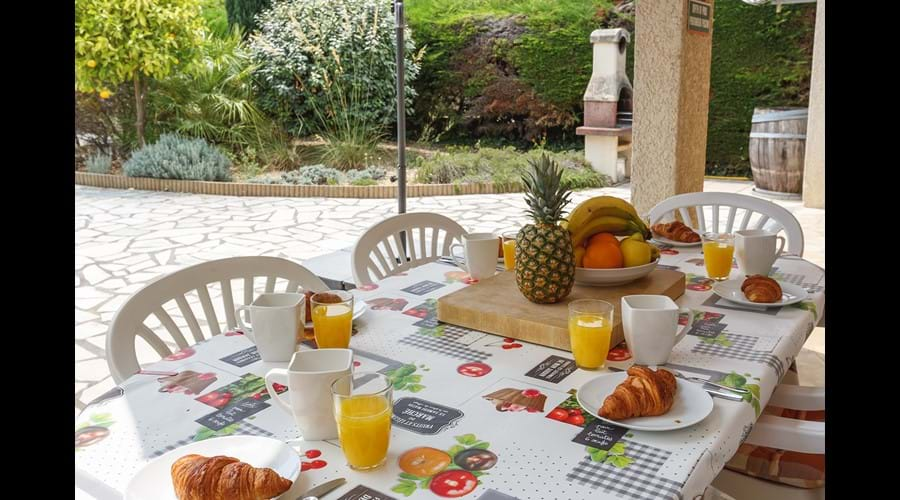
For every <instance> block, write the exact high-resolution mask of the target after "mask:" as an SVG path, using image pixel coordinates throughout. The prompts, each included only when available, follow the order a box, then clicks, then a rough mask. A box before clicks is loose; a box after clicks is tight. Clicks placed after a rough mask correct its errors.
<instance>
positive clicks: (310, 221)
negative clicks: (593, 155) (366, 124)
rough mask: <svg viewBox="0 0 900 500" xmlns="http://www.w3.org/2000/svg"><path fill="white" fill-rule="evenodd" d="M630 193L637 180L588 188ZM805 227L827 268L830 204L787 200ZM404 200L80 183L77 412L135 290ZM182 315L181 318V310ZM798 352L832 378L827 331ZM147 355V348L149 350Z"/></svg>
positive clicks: (104, 381) (107, 381)
mask: <svg viewBox="0 0 900 500" xmlns="http://www.w3.org/2000/svg"><path fill="white" fill-rule="evenodd" d="M752 187H753V184H752V183H751V182H733V181H718V180H707V181H706V184H705V190H706V191H727V192H740V193H743V194H751V195H752V194H753V192H752ZM599 194H609V195H613V196H619V197H622V198H626V199H628V198H630V186H629V185H627V184H625V185H621V186H617V187H613V188H604V189H594V190H587V191H579V192H577V193H575V195H574V196H573V201H574V202H575V203H578V202H580V201H582V200H584V199H586V198H589V197H592V196H597V195H599ZM778 203H779V204H781V205H782V206H784V207H786V208H787V209H789V210H790V211H791V212H793V213H794V215H795V216H796V217H797V219H798V220H799V221H800V223H801V225H802V226H803V230H804V234H805V237H806V250H805V257H806V258H807V259H809V260H811V261H812V262H815V263H816V264H818V265H820V266H822V267H824V266H825V211H824V210H817V209H808V208H804V207H803V206H802V204H801V203H800V202H799V201H778ZM396 205H397V204H396V200H373V199H337V198H247V197H227V196H208V195H193V194H182V193H163V192H149V191H122V190H115V189H99V188H87V187H82V186H75V414H76V415H77V414H78V412H79V411H80V410H81V409H82V408H84V406H85V405H86V404H87V403H88V402H90V401H91V400H93V399H94V398H96V397H97V396H99V395H100V394H102V393H104V392H106V391H107V390H109V389H110V388H112V387H113V385H114V383H113V381H112V378H111V377H110V376H109V370H108V369H107V365H106V358H105V335H106V329H107V326H108V324H109V321H110V320H111V319H112V316H113V315H114V314H115V312H116V310H117V309H118V307H119V306H120V305H121V304H122V303H123V302H124V301H125V300H126V298H127V297H128V296H129V295H130V294H132V293H134V292H135V291H137V290H138V289H140V288H141V287H142V286H144V285H145V284H146V283H148V282H150V281H151V280H153V279H154V278H156V277H158V276H160V275H163V274H166V273H169V272H172V271H175V270H177V269H180V268H182V267H184V266H187V265H190V264H195V263H198V262H202V261H206V260H212V259H219V258H224V257H234V256H238V255H272V256H279V257H285V258H290V259H294V260H297V261H301V262H302V261H303V260H305V259H308V258H310V257H315V256H318V255H322V254H326V253H329V252H332V251H334V250H338V249H340V248H344V247H347V246H349V245H352V244H353V243H354V242H355V241H356V239H357V238H358V237H359V235H360V234H362V232H363V231H364V230H365V229H366V228H368V227H370V226H371V225H372V224H374V223H376V222H378V221H380V220H382V219H384V218H385V217H387V216H390V215H392V214H394V213H395V212H396ZM407 210H408V211H410V212H413V211H431V212H440V213H442V214H444V215H447V216H448V217H451V218H453V219H455V220H456V221H457V222H459V223H460V224H461V225H462V226H463V227H465V228H466V229H468V230H472V231H474V230H483V231H495V230H502V229H506V228H508V227H510V226H516V225H520V224H522V223H523V222H524V221H525V217H524V215H523V211H524V202H523V201H522V195H521V194H519V193H516V194H503V195H471V196H445V197H433V198H411V199H409V200H408V202H407ZM175 319H176V322H178V320H179V318H175ZM807 348H808V349H806V350H804V353H803V354H802V355H801V358H800V359H798V362H799V363H800V366H801V376H802V377H803V380H802V383H804V385H824V373H823V370H822V367H823V366H824V353H825V342H824V329H822V328H819V329H817V331H816V332H815V333H814V334H813V336H812V337H810V340H809V341H808V342H807ZM139 354H140V351H139Z"/></svg>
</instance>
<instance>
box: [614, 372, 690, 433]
mask: <svg viewBox="0 0 900 500" xmlns="http://www.w3.org/2000/svg"><path fill="white" fill-rule="evenodd" d="M627 373H628V378H626V379H625V380H624V381H623V382H622V383H621V384H619V385H618V386H617V387H616V389H615V390H614V391H613V393H612V394H610V395H609V396H607V398H606V399H605V400H604V401H603V406H602V407H601V408H600V413H599V415H600V416H601V417H603V418H608V419H610V420H623V419H626V418H633V417H652V416H655V415H662V414H664V413H666V412H667V411H669V409H670V408H672V404H673V403H674V402H675V389H676V386H677V384H676V382H675V376H674V375H672V373H671V372H669V371H667V370H663V369H659V370H656V371H653V370H651V369H650V368H647V367H645V366H632V367H631V368H629V369H628V372H627Z"/></svg>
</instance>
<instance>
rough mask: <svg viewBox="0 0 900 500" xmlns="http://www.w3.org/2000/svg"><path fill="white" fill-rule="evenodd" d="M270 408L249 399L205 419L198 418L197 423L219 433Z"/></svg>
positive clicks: (265, 404)
mask: <svg viewBox="0 0 900 500" xmlns="http://www.w3.org/2000/svg"><path fill="white" fill-rule="evenodd" d="M269 406H270V405H269V403H266V402H263V401H260V400H258V399H253V398H248V399H244V400H242V401H238V402H237V404H234V405H231V406H229V407H228V408H225V409H224V410H219V411H217V412H215V413H210V414H209V415H206V416H205V417H202V418H198V419H197V420H196V422H197V423H198V424H200V425H202V426H204V427H208V428H210V429H212V430H214V431H218V430H220V429H222V428H224V427H227V426H229V425H231V424H234V423H237V422H240V421H241V420H243V419H245V418H247V417H249V416H250V415H253V414H254V413H259V412H260V411H262V410H265V409H266V408H268V407H269Z"/></svg>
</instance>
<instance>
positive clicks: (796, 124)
mask: <svg viewBox="0 0 900 500" xmlns="http://www.w3.org/2000/svg"><path fill="white" fill-rule="evenodd" d="M806 117H807V108H755V109H754V110H753V124H752V125H751V128H750V149H749V155H750V169H751V170H752V171H753V182H754V183H755V184H756V187H757V188H759V189H762V190H765V191H773V192H776V193H800V192H801V191H802V189H803V156H804V154H805V152H806Z"/></svg>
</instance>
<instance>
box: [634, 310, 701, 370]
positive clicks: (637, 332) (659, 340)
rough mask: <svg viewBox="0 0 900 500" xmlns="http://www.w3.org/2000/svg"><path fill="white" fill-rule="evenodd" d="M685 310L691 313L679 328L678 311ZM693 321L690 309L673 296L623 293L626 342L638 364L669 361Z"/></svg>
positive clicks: (658, 363)
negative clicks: (686, 321)
mask: <svg viewBox="0 0 900 500" xmlns="http://www.w3.org/2000/svg"><path fill="white" fill-rule="evenodd" d="M685 311H687V313H688V324H687V326H685V327H684V328H683V329H682V330H681V331H680V332H678V315H679V314H680V313H682V312H685ZM693 322H694V318H693V315H692V314H691V310H690V309H688V308H686V307H683V308H679V307H678V304H676V303H675V301H674V300H672V299H671V298H669V297H667V296H665V295H626V296H625V297H622V329H623V330H624V332H625V343H626V344H628V350H630V351H631V356H632V358H633V359H634V363H635V364H637V365H647V366H651V365H664V364H666V362H667V361H668V360H669V355H670V354H671V353H672V348H674V347H675V344H677V343H678V341H680V340H681V339H682V338H683V337H684V335H685V334H686V333H687V331H688V330H689V329H690V328H691V325H692V324H693ZM676 332H678V333H677V334H676Z"/></svg>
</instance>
